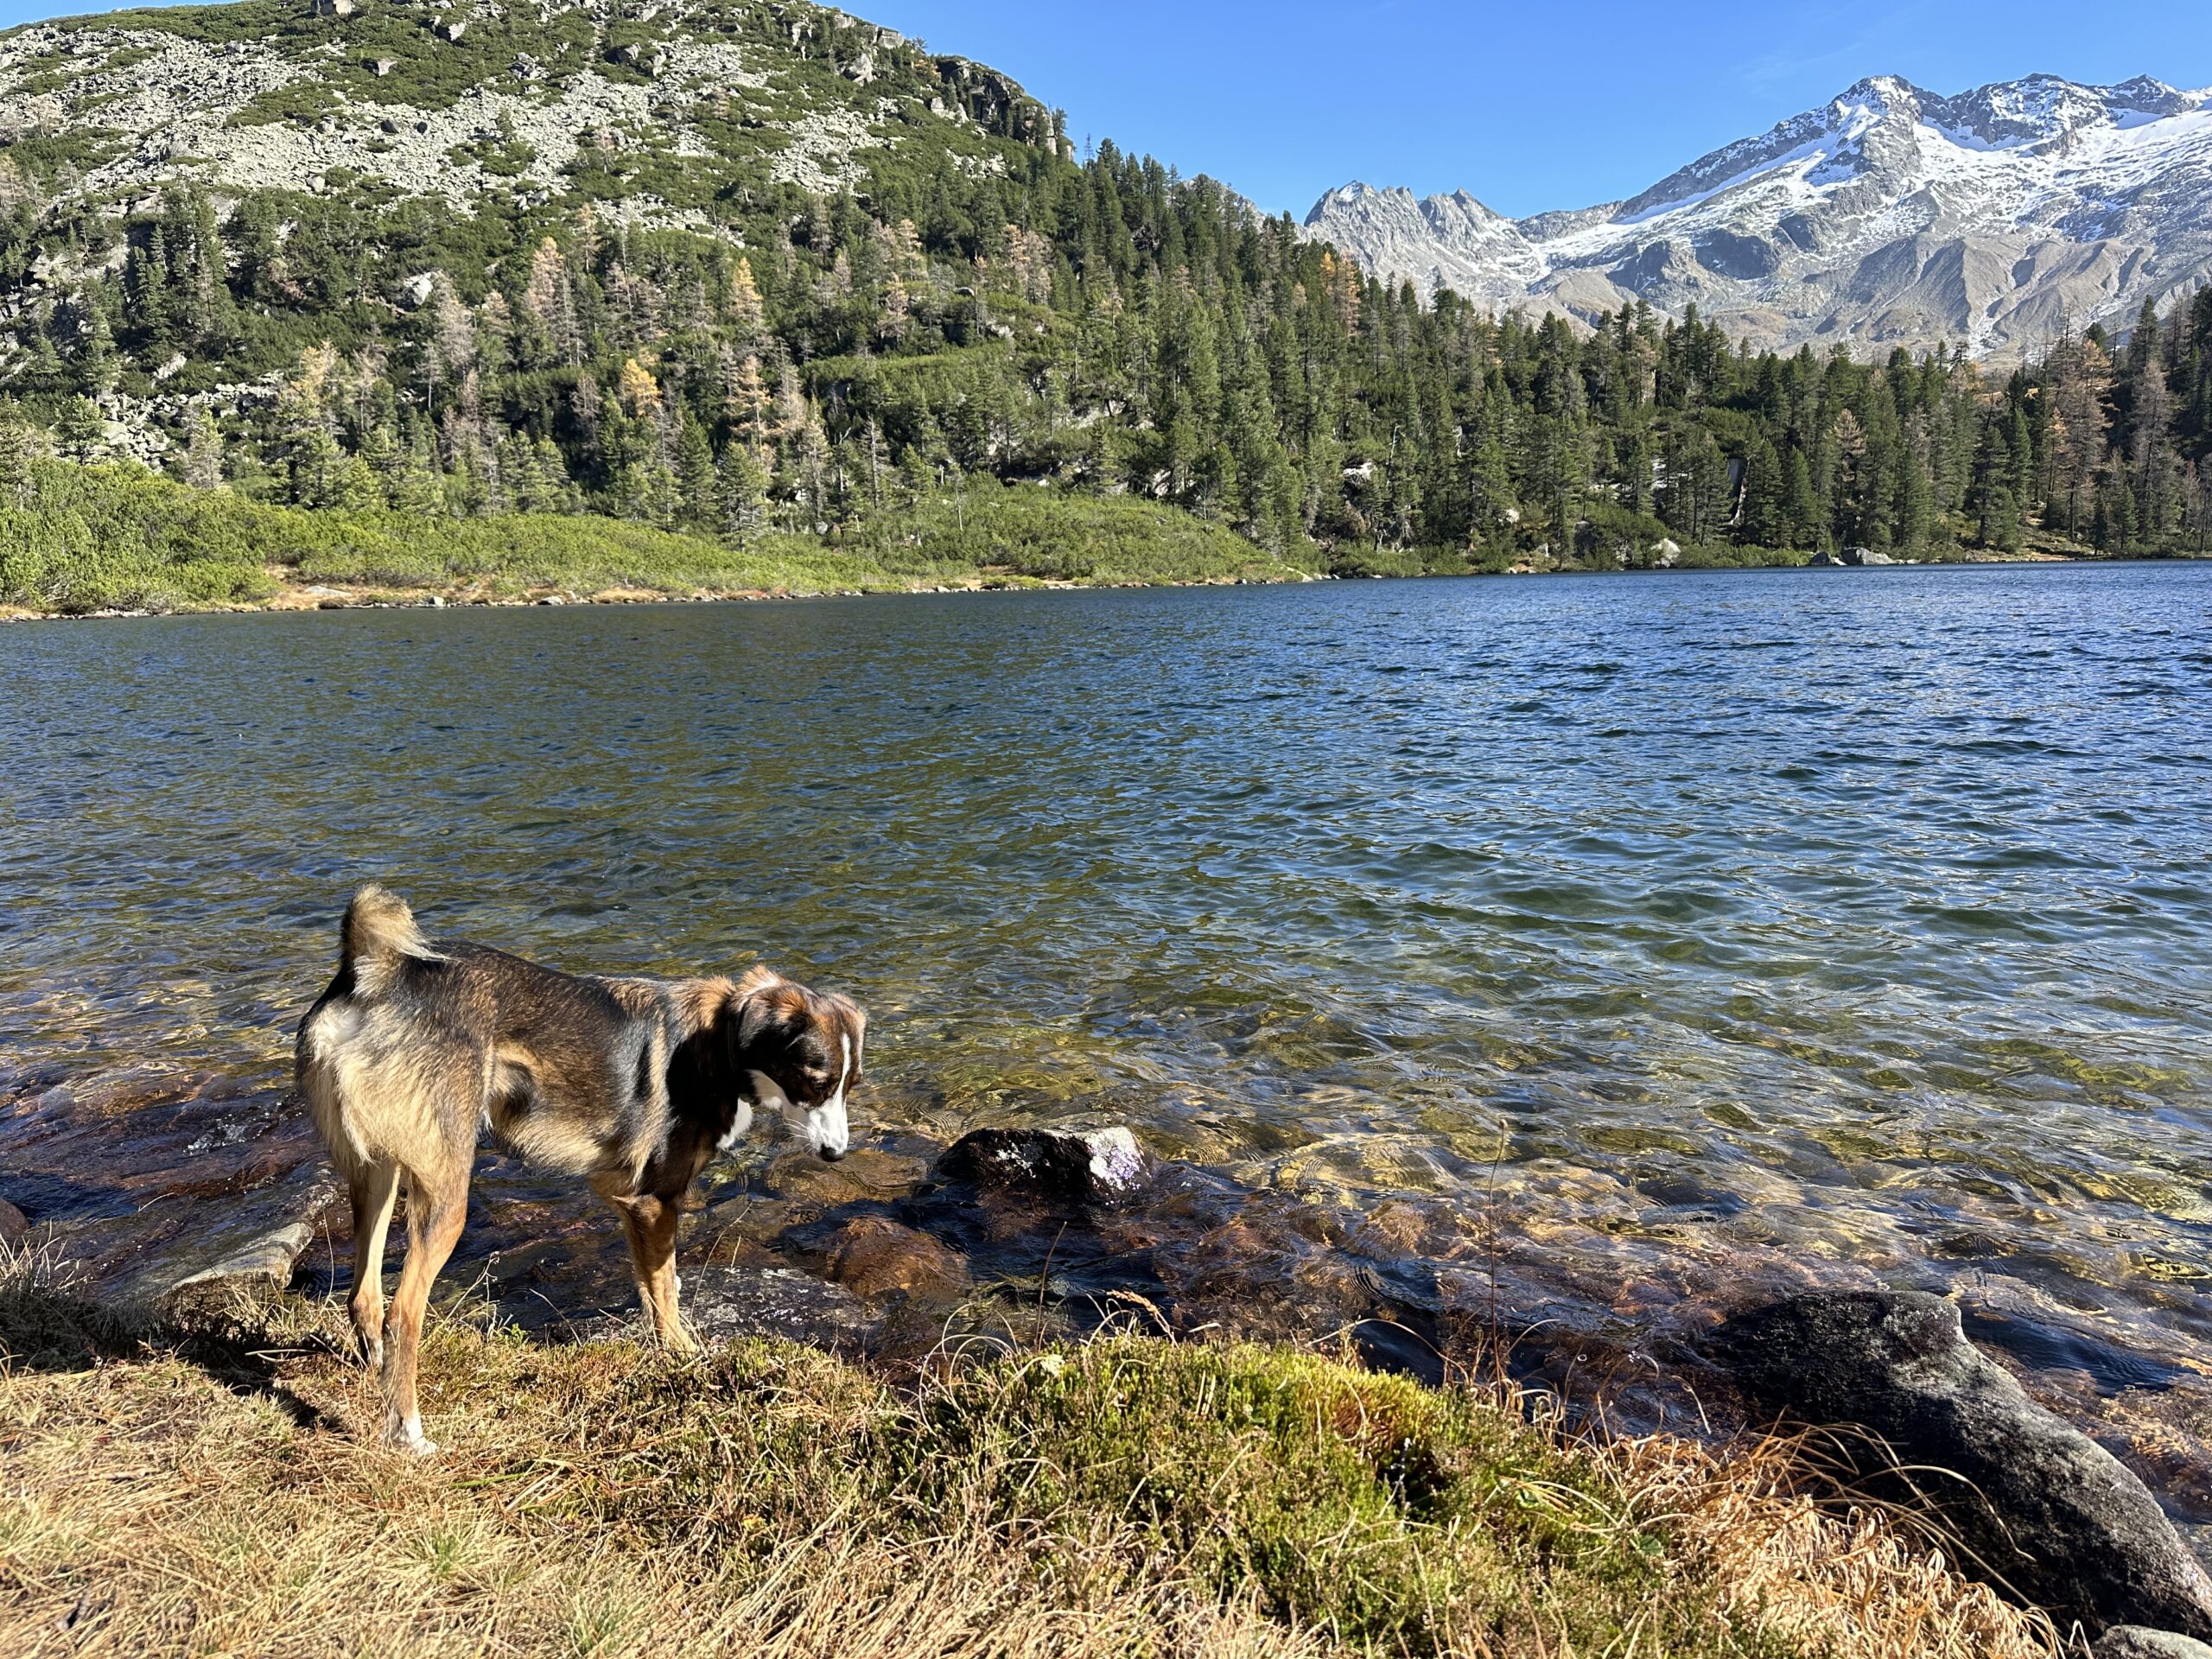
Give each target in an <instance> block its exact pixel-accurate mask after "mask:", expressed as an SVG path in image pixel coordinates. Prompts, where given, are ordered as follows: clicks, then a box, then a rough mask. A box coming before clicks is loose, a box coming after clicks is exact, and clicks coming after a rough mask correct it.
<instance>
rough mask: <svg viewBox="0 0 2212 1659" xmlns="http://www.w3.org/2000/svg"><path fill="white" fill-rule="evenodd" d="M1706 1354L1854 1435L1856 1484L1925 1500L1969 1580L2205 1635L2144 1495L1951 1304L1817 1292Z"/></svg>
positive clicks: (2190, 1581) (2190, 1587)
mask: <svg viewBox="0 0 2212 1659" xmlns="http://www.w3.org/2000/svg"><path fill="white" fill-rule="evenodd" d="M1713 1348H1714V1357H1716V1358H1718V1359H1719V1361H1720V1362H1721V1363H1723V1364H1725V1365H1726V1366H1727V1367H1728V1368H1729V1369H1730V1370H1732V1372H1733V1374H1734V1376H1735V1377H1736V1379H1737V1381H1738V1383H1739V1384H1740V1385H1741V1386H1742V1388H1743V1389H1744V1390H1745V1393H1746V1394H1747V1395H1750V1396H1751V1398H1752V1399H1753V1400H1754V1401H1756V1402H1758V1403H1759V1404H1760V1405H1762V1406H1764V1407H1766V1408H1769V1409H1770V1410H1773V1411H1776V1412H1779V1413H1783V1414H1787V1415H1789V1416H1790V1417H1793V1418H1796V1419H1800V1420H1802V1421H1807V1422H1809V1423H1813V1424H1816V1425H1822V1426H1831V1427H1842V1426H1846V1425H1848V1426H1852V1427H1858V1428H1861V1429H1864V1430H1865V1431H1866V1438H1860V1437H1857V1436H1850V1435H1846V1436H1842V1437H1840V1438H1839V1439H1838V1440H1837V1442H1836V1446H1837V1447H1838V1449H1840V1451H1841V1452H1843V1453H1844V1454H1845V1455H1846V1456H1847V1458H1849V1459H1851V1460H1852V1463H1853V1473H1854V1474H1855V1475H1856V1476H1857V1477H1858V1478H1859V1480H1860V1481H1862V1482H1863V1483H1865V1484H1866V1485H1867V1486H1868V1487H1869V1488H1870V1489H1872V1490H1873V1491H1876V1492H1877V1493H1878V1494H1880V1495H1882V1496H1885V1497H1891V1498H1896V1499H1902V1500H1904V1501H1916V1502H1919V1503H1926V1504H1929V1505H1932V1506H1933V1507H1934V1508H1935V1509H1936V1510H1937V1511H1939V1513H1940V1514H1941V1515H1942V1518H1943V1519H1944V1521H1945V1522H1946V1523H1947V1524H1948V1526H1949V1527H1950V1528H1951V1529H1953V1530H1955V1532H1956V1533H1957V1535H1958V1536H1959V1538H1960V1539H1961V1541H1962V1542H1963V1543H1964V1544H1965V1545H1966V1546H1967V1552H1962V1553H1970V1556H1971V1558H1972V1559H1969V1560H1967V1562H1966V1565H1967V1567H1968V1568H1969V1570H1974V1569H1975V1568H1976V1566H1977V1563H1978V1566H1979V1570H1980V1572H1981V1573H1983V1574H1984V1575H1985V1576H1986V1577H1989V1578H1991V1579H1993V1580H1995V1581H1996V1582H1998V1583H1999V1585H2000V1586H2003V1587H2008V1588H2010V1589H2011V1590H2012V1591H2013V1592H2015V1593H2017V1594H2018V1595H2021V1596H2023V1597H2024V1598H2025V1599H2028V1600H2029V1601H2031V1602H2033V1603H2034V1604H2035V1605H2038V1606H2041V1607H2043V1608H2044V1609H2045V1610H2047V1611H2049V1612H2050V1613H2051V1614H2052V1616H2053V1617H2054V1618H2056V1620H2057V1621H2058V1622H2059V1624H2061V1625H2062V1626H2063V1625H2064V1624H2066V1623H2068V1622H2069V1621H2071V1620H2079V1621H2080V1622H2081V1623H2082V1624H2083V1625H2085V1626H2086V1627H2087V1628H2088V1630H2091V1631H2092V1632H2095V1631H2101V1630H2107V1629H2108V1628H2109V1627H2113V1626H2116V1625H2124V1624H2133V1625H2145V1626H2151V1627H2154V1628H2156V1629H2158V1630H2176V1631H2182V1632H2185V1633H2186V1634H2188V1635H2189V1636H2191V1637H2198V1638H2212V1579H2208V1577H2207V1575H2206V1573H2205V1572H2204V1569H2203V1568H2202V1567H2201V1566H2200V1565H2199V1564H2198V1563H2197V1561H2196V1559H2195V1558H2194V1557H2193V1556H2192V1555H2191V1554H2190V1552H2189V1549H2188V1548H2187V1547H2186V1546H2185V1545H2184V1544H2183V1542H2182V1540H2181V1538H2180V1536H2179V1535H2177V1533H2176V1532H2175V1530H2174V1528H2173V1524H2172V1523H2171V1522H2170V1521H2168V1520H2167V1518H2166V1516H2165V1514H2164V1511H2163V1510H2161V1509H2160V1508H2159V1507H2158V1500H2157V1499H2156V1498H2154V1497H2152V1495H2151V1492H2150V1491H2149V1489H2148V1488H2146V1487H2145V1485H2144V1484H2143V1483H2142V1482H2141V1481H2140V1480H2139V1479H2138V1478H2136V1477H2135V1476H2134V1475H2133V1474H2132V1473H2130V1472H2129V1471H2127V1470H2126V1468H2125V1467H2123V1466H2122V1465H2120V1461H2119V1460H2118V1459H2115V1458H2114V1457H2113V1455H2112V1454H2111V1453H2110V1452H2107V1451H2106V1450H2105V1449H2104V1448H2103V1447H2102V1446H2098V1445H2097V1444H2096V1443H2095V1442H2094V1440H2090V1439H2089V1438H2088V1436H2087V1435H2086V1434H2083V1433H2081V1432H2080V1431H2079V1430H2077V1429H2074V1428H2069V1427H2067V1426H2066V1425H2065V1424H2064V1423H2063V1422H2061V1421H2059V1420H2058V1419H2057V1418H2056V1417H2054V1416H2052V1415H2051V1414H2050V1413H2049V1412H2047V1411H2045V1410H2044V1408H2042V1407H2041V1406H2038V1405H2037V1404H2036V1403H2035V1402H2033V1401H2031V1400H2030V1399H2029V1398H2028V1396H2027V1395H2026V1393H2025V1392H2024V1390H2023V1389H2021V1387H2020V1385H2019V1384H2018V1383H2017V1382H2015V1381H2014V1380H2013V1379H2012V1376H2011V1374H2010V1373H2008V1372H2006V1371H2005V1370H2001V1369H2000V1368H1999V1367H1998V1366H1997V1365H1996V1364H1994V1363H1993V1362H1991V1361H1990V1360H1989V1359H1987V1358H1986V1357H1984V1356H1983V1355H1982V1354H1981V1353H1980V1351H1979V1350H1977V1349H1976V1348H1975V1347H1974V1344H1972V1343H1970V1342H1968V1341H1967V1339H1966V1336H1965V1333H1964V1332H1963V1330H1962V1329H1961V1325H1960V1322H1959V1310H1958V1308H1957V1306H1955V1304H1953V1303H1951V1302H1948V1301H1946V1300H1943V1299H1942V1297H1940V1296H1931V1295H1928V1294H1923V1293H1917V1292H1887V1291H1832V1292H1821V1293H1815V1294H1809V1295H1804V1296H1797V1297H1793V1298H1791V1299H1789V1300H1786V1301H1782V1302H1777V1303H1775V1304H1773V1305H1771V1306H1766V1307H1762V1308H1758V1309H1755V1310H1753V1311H1751V1312H1750V1313H1743V1314H1739V1315H1738V1316H1737V1317H1736V1318H1734V1319H1731V1320H1729V1321H1728V1322H1727V1323H1726V1325H1722V1326H1721V1327H1720V1329H1719V1332H1717V1333H1716V1334H1715V1339H1714V1344H1713ZM2100 1651H2102V1650H2101V1649H2100ZM2121 1651H2123V1652H2124V1651H2126V1650H2125V1649H2121ZM2145 1651H2147V1652H2157V1651H2158V1650H2157V1649H2146V1650H2145Z"/></svg>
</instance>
